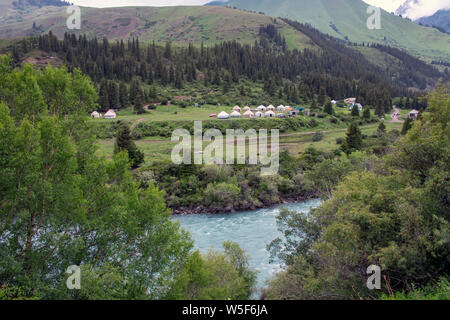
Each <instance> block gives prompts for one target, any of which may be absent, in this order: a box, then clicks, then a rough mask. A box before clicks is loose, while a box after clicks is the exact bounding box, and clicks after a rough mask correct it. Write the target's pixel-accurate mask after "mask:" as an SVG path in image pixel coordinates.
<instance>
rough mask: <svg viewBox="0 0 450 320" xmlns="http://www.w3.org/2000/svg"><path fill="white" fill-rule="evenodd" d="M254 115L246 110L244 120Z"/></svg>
mask: <svg viewBox="0 0 450 320" xmlns="http://www.w3.org/2000/svg"><path fill="white" fill-rule="evenodd" d="M254 117H255V114H254V113H253V112H251V111H250V110H247V111H245V112H244V118H250V119H251V118H254Z"/></svg>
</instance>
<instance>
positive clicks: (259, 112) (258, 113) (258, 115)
mask: <svg viewBox="0 0 450 320" xmlns="http://www.w3.org/2000/svg"><path fill="white" fill-rule="evenodd" d="M255 118H264V113H262V112H261V111H258V112H256V113H255Z"/></svg>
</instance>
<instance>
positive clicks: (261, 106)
mask: <svg viewBox="0 0 450 320" xmlns="http://www.w3.org/2000/svg"><path fill="white" fill-rule="evenodd" d="M257 109H258V111H266V107H264V106H263V105H260V106H259V107H258V108H257Z"/></svg>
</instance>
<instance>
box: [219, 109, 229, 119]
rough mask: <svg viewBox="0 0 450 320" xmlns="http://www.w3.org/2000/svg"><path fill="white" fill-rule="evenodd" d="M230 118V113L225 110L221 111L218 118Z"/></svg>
mask: <svg viewBox="0 0 450 320" xmlns="http://www.w3.org/2000/svg"><path fill="white" fill-rule="evenodd" d="M228 118H230V115H229V114H228V113H226V112H225V111H222V112H221V113H219V115H218V116H217V119H221V120H226V119H228Z"/></svg>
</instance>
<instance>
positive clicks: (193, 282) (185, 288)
mask: <svg viewBox="0 0 450 320" xmlns="http://www.w3.org/2000/svg"><path fill="white" fill-rule="evenodd" d="M223 246H224V249H225V252H224V253H223V254H221V253H218V252H215V251H210V252H209V253H208V254H206V255H204V256H202V255H201V254H200V253H199V252H198V251H197V252H195V253H194V254H192V255H191V256H190V257H189V259H188V261H187V262H186V263H185V264H184V267H183V268H182V269H181V270H180V272H179V273H178V274H177V276H176V277H175V279H174V282H173V283H172V284H171V290H170V292H169V294H168V296H167V298H168V299H177V300H228V299H232V300H246V299H250V298H251V295H252V293H253V291H254V289H255V288H254V287H255V284H256V272H254V271H251V270H250V269H249V267H248V256H247V255H246V254H245V253H244V251H243V250H242V249H241V248H240V247H239V245H237V244H236V243H232V242H225V243H224V244H223Z"/></svg>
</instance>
